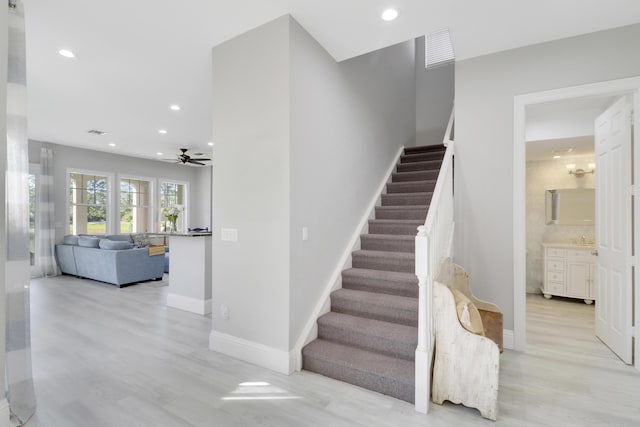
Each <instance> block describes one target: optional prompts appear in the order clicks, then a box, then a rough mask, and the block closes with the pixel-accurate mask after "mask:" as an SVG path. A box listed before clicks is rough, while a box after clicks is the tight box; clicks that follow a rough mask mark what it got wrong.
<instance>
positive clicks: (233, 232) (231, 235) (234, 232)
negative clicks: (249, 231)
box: [220, 228, 238, 242]
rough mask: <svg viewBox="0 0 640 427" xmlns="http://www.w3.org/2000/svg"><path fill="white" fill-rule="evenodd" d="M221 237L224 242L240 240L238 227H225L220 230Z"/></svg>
mask: <svg viewBox="0 0 640 427" xmlns="http://www.w3.org/2000/svg"><path fill="white" fill-rule="evenodd" d="M220 238H221V239H222V241H223V242H237V241H238V229H237V228H223V229H221V230H220Z"/></svg>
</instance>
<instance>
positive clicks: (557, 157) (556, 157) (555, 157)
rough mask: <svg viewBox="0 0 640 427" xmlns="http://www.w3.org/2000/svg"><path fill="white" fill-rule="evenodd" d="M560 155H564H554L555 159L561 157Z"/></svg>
mask: <svg viewBox="0 0 640 427" xmlns="http://www.w3.org/2000/svg"><path fill="white" fill-rule="evenodd" d="M560 157H562V156H558V155H556V156H553V158H554V159H559V158H560Z"/></svg>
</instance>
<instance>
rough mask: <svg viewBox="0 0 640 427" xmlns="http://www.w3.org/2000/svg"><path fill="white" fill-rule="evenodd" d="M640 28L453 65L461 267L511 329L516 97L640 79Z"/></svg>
mask: <svg viewBox="0 0 640 427" xmlns="http://www.w3.org/2000/svg"><path fill="white" fill-rule="evenodd" d="M638 40H640V24H637V25H632V26H627V27H622V28H619V29H614V30H609V31H603V32H599V33H593V34H588V35H584V36H579V37H573V38H569V39H564V40H557V41H553V42H549V43H543V44H539V45H535V46H530V47H525V48H520V49H515V50H510V51H506V52H501V53H496V54H493V55H487V56H483V57H479V58H473V59H469V60H465V61H460V62H458V63H457V64H456V176H455V182H456V203H457V205H456V209H457V210H456V221H457V222H456V232H457V241H456V247H455V256H456V260H457V261H458V262H460V263H461V264H462V265H463V266H464V267H465V269H467V271H468V272H469V274H470V276H471V280H472V286H473V287H474V291H476V292H477V294H478V295H479V296H480V297H481V298H484V299H488V300H490V301H494V302H496V303H497V304H498V305H500V307H501V309H502V311H503V313H504V316H505V317H504V326H505V328H506V329H513V318H514V317H513V185H512V180H513V102H514V96H516V95H520V94H526V93H532V92H538V91H544V90H549V89H555V88H562V87H569V86H575V85H580V84H586V83H593V82H599V81H606V80H612V79H618V78H625V77H631V76H637V75H640V55H638V54H637V51H638V46H637V41H638Z"/></svg>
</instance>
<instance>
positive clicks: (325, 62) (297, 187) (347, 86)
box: [289, 19, 442, 345]
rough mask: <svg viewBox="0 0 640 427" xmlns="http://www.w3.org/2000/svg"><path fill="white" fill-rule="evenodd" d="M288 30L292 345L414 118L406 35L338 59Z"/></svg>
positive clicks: (297, 29)
mask: <svg viewBox="0 0 640 427" xmlns="http://www.w3.org/2000/svg"><path fill="white" fill-rule="evenodd" d="M290 31H291V35H290V51H291V68H290V73H291V95H290V96H291V98H290V99H291V127H290V129H291V152H290V159H291V164H290V168H291V177H290V191H291V205H290V206H291V216H290V219H291V223H290V238H291V240H290V250H291V276H290V283H291V292H290V301H289V305H290V313H291V314H290V315H291V319H290V333H289V339H290V340H291V345H293V344H295V342H296V340H297V339H298V336H299V335H300V332H301V330H302V328H303V327H304V325H305V324H306V322H307V319H308V317H309V314H310V313H311V312H312V310H313V308H314V306H315V304H316V303H317V301H318V299H319V298H320V295H321V293H322V291H323V290H324V288H325V286H326V284H327V282H328V281H329V278H330V276H331V275H332V273H333V271H334V270H335V269H336V267H338V264H339V260H340V257H341V256H342V254H343V252H344V251H345V249H346V248H347V245H348V242H349V240H350V239H351V236H352V235H353V233H354V232H355V231H356V229H357V226H358V223H359V222H360V220H361V219H362V217H363V215H364V214H365V208H366V206H367V205H368V204H369V203H370V201H371V200H372V198H373V197H375V195H376V194H375V193H376V192H377V191H378V186H379V185H380V183H381V181H382V179H383V178H384V174H385V173H386V172H387V170H388V169H389V166H390V164H391V162H392V161H393V159H394V157H395V156H396V155H397V153H398V150H399V149H400V147H402V146H412V145H414V136H415V125H416V123H415V77H414V66H413V64H414V62H415V61H414V43H413V41H411V42H405V43H401V44H397V45H395V46H391V47H388V48H385V49H382V50H379V51H376V52H373V53H370V54H367V55H362V56H360V57H356V58H353V59H350V60H347V61H343V62H340V63H338V62H336V61H335V60H334V59H333V58H332V57H331V56H330V55H329V54H328V53H327V52H326V51H325V50H324V48H323V47H322V46H320V44H319V43H318V42H317V41H316V40H315V39H314V38H313V37H312V36H311V35H310V34H309V33H308V32H307V31H306V30H305V29H304V28H302V27H301V26H300V25H299V24H298V23H297V22H296V21H295V20H294V19H291V27H290ZM440 141H442V139H441V140H440ZM303 227H307V228H308V230H309V239H308V240H307V241H303V240H302V228H303Z"/></svg>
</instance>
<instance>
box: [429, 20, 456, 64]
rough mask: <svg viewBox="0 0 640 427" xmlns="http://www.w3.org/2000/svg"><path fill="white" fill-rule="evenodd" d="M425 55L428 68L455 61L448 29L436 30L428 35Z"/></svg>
mask: <svg viewBox="0 0 640 427" xmlns="http://www.w3.org/2000/svg"><path fill="white" fill-rule="evenodd" d="M424 57H425V67H426V68H427V69H429V68H434V67H438V66H440V65H446V64H449V63H451V62H453V60H454V55H453V45H452V44H451V36H450V34H449V30H448V29H444V30H438V31H434V32H433V33H431V34H429V35H428V36H427V37H426V41H425V55H424Z"/></svg>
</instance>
